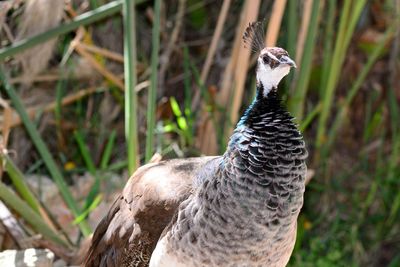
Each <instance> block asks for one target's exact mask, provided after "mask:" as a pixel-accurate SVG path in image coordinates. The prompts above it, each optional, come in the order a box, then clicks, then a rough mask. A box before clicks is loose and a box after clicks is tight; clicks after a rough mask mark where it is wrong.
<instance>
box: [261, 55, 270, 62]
mask: <svg viewBox="0 0 400 267" xmlns="http://www.w3.org/2000/svg"><path fill="white" fill-rule="evenodd" d="M262 60H263V63H264V64H269V62H270V59H269V57H268V56H267V55H264V56H263V57H262Z"/></svg>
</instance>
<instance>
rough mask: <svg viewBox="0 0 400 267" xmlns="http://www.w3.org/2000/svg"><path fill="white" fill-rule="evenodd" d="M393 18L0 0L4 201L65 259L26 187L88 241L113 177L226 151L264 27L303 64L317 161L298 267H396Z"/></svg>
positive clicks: (289, 99)
mask: <svg viewBox="0 0 400 267" xmlns="http://www.w3.org/2000/svg"><path fill="white" fill-rule="evenodd" d="M399 16H400V1H399V0H371V1H366V0H358V1H356V0H349V1H338V0H323V1H319V0H304V1H284V0H275V1H258V0H253V1H251V0H247V1H230V0H224V1H213V0H168V1H160V0H155V1H154V2H153V1H146V0H141V1H138V0H136V1H135V2H133V1H129V0H124V1H122V0H117V1H106V0H90V1H86V0H70V1H63V0H62V1H61V0H57V1H56V0H32V1H30V2H29V3H28V2H25V1H23V0H7V1H2V2H0V87H1V98H0V105H1V107H2V114H0V116H1V118H0V119H1V125H2V126H1V131H2V132H1V137H2V138H1V144H0V146H1V158H0V161H1V163H2V167H3V169H2V170H1V173H2V177H1V178H0V193H1V194H0V199H1V200H2V201H4V202H5V204H6V205H7V207H9V208H10V209H11V210H13V211H14V214H17V218H23V219H24V220H23V222H21V225H22V227H23V228H24V229H25V231H26V233H27V236H32V235H34V233H40V234H41V235H42V236H43V237H44V238H45V239H46V240H49V241H51V242H53V243H55V244H57V246H61V247H63V248H64V249H65V250H71V249H72V248H73V247H78V246H79V244H80V241H81V238H79V237H78V238H76V239H72V238H71V237H70V236H68V234H67V233H66V232H65V225H63V223H61V222H60V221H59V219H58V218H55V215H54V214H52V212H51V211H50V210H49V208H48V206H49V205H51V203H46V202H43V200H40V197H39V196H38V193H37V192H33V190H32V189H31V187H30V185H29V183H27V180H29V178H27V176H30V175H31V174H44V175H47V176H49V177H51V178H52V179H53V181H54V182H55V184H56V186H57V188H58V190H59V192H60V194H61V195H62V197H63V200H64V202H65V203H66V205H67V207H68V210H69V212H70V213H71V216H72V220H71V221H70V222H69V223H68V227H72V228H76V229H78V228H79V232H80V235H82V236H87V235H89V234H90V232H91V231H92V230H91V227H90V224H89V221H90V219H92V220H94V221H97V220H98V219H99V218H97V217H95V218H93V217H92V218H91V216H92V215H93V211H94V210H96V207H97V206H98V205H99V203H100V202H101V199H102V197H103V196H104V195H103V192H104V190H105V188H104V184H106V183H107V179H108V177H109V175H107V173H108V174H110V173H113V174H115V175H118V176H122V177H124V178H123V179H122V180H126V179H127V176H128V173H132V172H133V171H134V169H136V168H137V166H138V164H139V162H140V164H144V163H146V162H149V161H150V160H151V158H152V157H153V155H154V153H158V154H159V155H161V156H162V157H163V158H175V157H189V156H198V155H202V154H218V153H223V151H224V150H225V146H226V143H227V140H228V137H229V135H230V133H231V131H232V127H234V125H235V123H236V121H237V119H238V118H239V117H240V115H241V114H242V112H243V110H244V108H245V107H246V106H247V105H248V104H249V103H250V102H251V100H252V97H253V95H254V89H255V76H254V67H255V65H254V62H255V55H252V54H250V51H249V50H248V49H247V48H245V47H244V46H243V43H242V41H241V35H242V33H243V31H244V28H245V27H246V25H248V23H249V22H250V21H254V20H262V19H266V26H267V27H266V32H267V34H266V45H268V46H274V45H277V46H280V47H284V48H286V49H287V50H288V51H289V54H290V55H291V57H292V58H295V59H296V62H297V65H298V69H297V70H295V71H294V72H292V73H291V74H290V75H289V76H288V77H286V78H285V80H284V82H282V84H281V87H280V89H279V91H280V93H281V95H282V98H283V99H284V102H285V104H286V105H287V106H288V108H289V110H290V111H291V113H292V114H293V115H295V116H296V118H297V120H298V123H299V125H300V128H301V130H302V131H303V132H304V135H305V139H306V143H307V145H308V149H309V151H310V159H309V161H308V166H309V169H310V175H311V176H312V178H311V181H310V183H309V184H308V186H307V191H306V194H305V205H304V208H303V211H302V213H301V215H300V218H299V225H298V238H297V243H296V248H295V251H294V254H293V257H292V259H291V262H290V266H321V267H322V266H323V267H325V266H391V267H393V266H400V253H399V251H400V223H399V222H400V190H399V188H400V179H399V178H400V127H399V126H400V119H399V105H400V79H399V77H400V75H399V74H400V60H399V45H400V27H399V26H400V23H399ZM38 18H41V19H40V21H38ZM42 18H45V19H42ZM55 38H57V39H55ZM124 69H125V71H124ZM125 170H129V171H128V173H127V172H126V171H125ZM85 173H89V174H90V177H92V178H91V180H90V186H89V190H87V192H86V193H85V194H83V195H79V196H76V195H74V194H73V193H74V192H73V191H71V190H74V185H75V186H77V181H76V179H75V178H74V177H75V176H77V175H78V177H79V175H81V176H82V175H83V174H85ZM121 184H122V183H121ZM78 186H79V185H78ZM106 189H107V190H112V191H118V190H120V188H117V189H115V188H109V187H107V186H106ZM0 213H1V212H0ZM93 216H94V215H93ZM0 218H1V217H0ZM20 221H21V220H20ZM0 224H1V221H0ZM8 234H9V235H11V236H12V234H13V233H12V232H11V233H8ZM16 238H17V237H16V236H14V239H16ZM17 243H18V242H17ZM13 246H14V247H15V246H17V247H18V244H14V245H12V246H11V247H13ZM1 248H3V249H5V248H7V247H3V245H2V244H1V243H0V249H1Z"/></svg>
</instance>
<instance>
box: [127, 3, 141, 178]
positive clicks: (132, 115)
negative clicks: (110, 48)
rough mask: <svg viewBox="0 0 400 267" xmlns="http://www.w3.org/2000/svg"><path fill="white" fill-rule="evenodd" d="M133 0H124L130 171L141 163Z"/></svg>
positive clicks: (131, 172)
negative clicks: (139, 154)
mask: <svg viewBox="0 0 400 267" xmlns="http://www.w3.org/2000/svg"><path fill="white" fill-rule="evenodd" d="M135 12H136V11H135V6H134V3H133V1H131V0H124V5H123V21H124V75H125V137H126V140H127V149H128V172H129V174H130V175H131V174H133V172H134V171H135V170H136V169H137V167H138V165H139V157H138V151H139V147H138V128H137V117H136V114H137V112H136V109H137V96H136V91H135V86H136V75H137V74H136V23H135V16H136V15H135Z"/></svg>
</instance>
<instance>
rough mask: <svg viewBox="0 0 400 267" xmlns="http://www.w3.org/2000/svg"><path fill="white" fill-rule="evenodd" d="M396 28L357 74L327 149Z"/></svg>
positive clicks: (331, 132)
mask: <svg viewBox="0 0 400 267" xmlns="http://www.w3.org/2000/svg"><path fill="white" fill-rule="evenodd" d="M393 32H394V28H393V27H390V28H389V29H388V30H387V31H386V33H385V35H384V36H383V38H382V40H381V41H380V42H379V43H378V45H377V46H376V47H375V48H374V50H373V51H372V52H371V54H370V55H369V57H368V60H367V63H366V64H365V65H364V67H363V69H362V70H361V72H360V74H359V75H358V76H357V79H356V81H355V82H354V83H353V86H352V87H351V89H350V91H349V93H348V94H347V96H346V99H345V101H344V103H343V104H342V105H341V107H340V109H339V111H338V113H337V114H338V115H336V117H335V120H334V122H333V124H332V127H331V129H330V130H329V136H328V140H327V149H328V150H329V149H330V147H331V146H332V144H333V143H334V141H335V138H336V136H337V131H338V130H339V129H340V127H341V125H342V123H343V121H344V118H345V116H346V114H347V110H348V108H349V106H350V104H351V102H352V101H353V99H354V97H355V95H356V94H357V92H358V91H359V89H360V88H361V86H362V84H363V82H364V81H365V78H366V77H367V75H368V73H369V71H370V70H371V68H372V67H373V65H374V64H375V62H376V61H377V60H378V59H379V56H380V55H381V54H382V51H383V50H384V48H385V44H386V43H387V41H388V40H389V39H390V38H391V36H392V35H393Z"/></svg>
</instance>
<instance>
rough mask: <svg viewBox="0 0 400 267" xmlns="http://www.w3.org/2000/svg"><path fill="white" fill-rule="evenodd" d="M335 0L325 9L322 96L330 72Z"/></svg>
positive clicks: (331, 0)
mask: <svg viewBox="0 0 400 267" xmlns="http://www.w3.org/2000/svg"><path fill="white" fill-rule="evenodd" d="M336 4H337V3H336V0H329V1H328V10H327V13H328V14H327V19H326V28H325V29H324V31H325V36H324V39H325V41H324V53H323V56H322V57H323V62H322V75H321V86H320V88H319V90H320V97H321V98H323V97H324V93H325V91H324V90H323V88H324V87H325V85H326V82H327V80H328V76H329V73H330V65H331V62H332V45H333V36H334V28H335V27H334V26H335V11H336Z"/></svg>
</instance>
